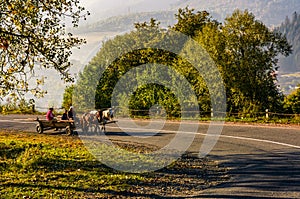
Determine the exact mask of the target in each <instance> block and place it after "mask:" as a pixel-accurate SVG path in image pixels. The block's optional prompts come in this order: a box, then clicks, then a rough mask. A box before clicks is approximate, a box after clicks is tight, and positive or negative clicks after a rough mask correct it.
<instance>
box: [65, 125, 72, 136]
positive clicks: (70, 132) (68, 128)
mask: <svg viewBox="0 0 300 199" xmlns="http://www.w3.org/2000/svg"><path fill="white" fill-rule="evenodd" d="M66 134H67V135H72V130H71V128H70V126H67V127H66Z"/></svg>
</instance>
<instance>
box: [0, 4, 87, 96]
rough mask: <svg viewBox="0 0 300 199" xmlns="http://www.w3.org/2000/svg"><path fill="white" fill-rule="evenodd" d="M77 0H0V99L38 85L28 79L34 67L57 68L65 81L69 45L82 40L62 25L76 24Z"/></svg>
mask: <svg viewBox="0 0 300 199" xmlns="http://www.w3.org/2000/svg"><path fill="white" fill-rule="evenodd" d="M83 12H84V8H83V7H82V6H80V4H79V0H59V1H57V0H2V1H1V4H0V67H1V69H0V99H2V98H3V97H5V96H8V95H13V96H16V95H21V96H22V95H23V94H24V93H27V92H28V91H32V93H33V94H34V95H40V94H41V90H40V89H39V87H38V85H39V84H40V83H41V81H40V80H37V81H36V83H37V85H33V86H30V85H29V84H28V80H29V79H30V78H31V77H32V76H34V73H35V70H36V68H37V67H41V68H52V69H55V70H56V71H58V73H59V74H60V75H61V78H62V79H64V80H65V81H72V77H71V76H70V73H69V67H70V65H71V64H70V62H69V57H70V55H71V49H72V48H73V47H76V46H79V45H80V44H82V43H84V40H83V39H80V38H77V37H74V36H73V35H72V34H71V33H69V32H67V30H66V27H67V25H68V24H72V25H73V26H74V27H76V26H78V23H79V20H80V18H85V17H86V15H88V14H89V13H88V12H86V13H83Z"/></svg>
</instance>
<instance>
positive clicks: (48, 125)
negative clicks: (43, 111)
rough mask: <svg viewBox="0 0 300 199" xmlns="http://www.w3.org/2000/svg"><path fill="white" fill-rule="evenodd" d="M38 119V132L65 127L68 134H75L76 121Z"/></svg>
mask: <svg viewBox="0 0 300 199" xmlns="http://www.w3.org/2000/svg"><path fill="white" fill-rule="evenodd" d="M36 121H37V122H38V124H37V125H36V131H37V133H39V134H40V133H43V132H44V131H46V130H51V129H57V130H61V129H65V131H66V134H67V135H73V134H75V133H74V130H75V122H74V121H73V120H52V121H48V120H45V119H39V118H37V119H36Z"/></svg>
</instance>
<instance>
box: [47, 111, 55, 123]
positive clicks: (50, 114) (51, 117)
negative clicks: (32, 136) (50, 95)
mask: <svg viewBox="0 0 300 199" xmlns="http://www.w3.org/2000/svg"><path fill="white" fill-rule="evenodd" d="M46 119H47V120H48V121H52V120H53V119H54V114H53V108H49V110H48V112H47V114H46Z"/></svg>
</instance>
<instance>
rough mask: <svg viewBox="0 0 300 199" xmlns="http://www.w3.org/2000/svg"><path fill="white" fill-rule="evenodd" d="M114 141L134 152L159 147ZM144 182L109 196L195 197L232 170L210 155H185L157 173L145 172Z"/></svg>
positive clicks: (217, 182) (108, 196)
mask: <svg viewBox="0 0 300 199" xmlns="http://www.w3.org/2000/svg"><path fill="white" fill-rule="evenodd" d="M114 144H116V145H118V146H120V147H122V148H124V149H127V150H131V151H137V152H150V151H153V150H156V149H157V147H155V146H151V145H145V144H139V143H128V142H124V141H114ZM142 176H144V177H145V179H147V180H145V181H144V182H143V183H140V184H132V185H131V186H130V187H129V188H128V190H126V191H124V192H122V193H117V194H115V193H111V194H108V195H106V196H105V198H128V197H131V198H162V197H169V198H173V197H176V198H178V197H183V198H185V197H193V196H197V195H199V194H200V193H201V192H202V191H203V190H204V189H208V188H210V187H214V186H217V185H220V184H222V183H225V182H227V181H228V180H229V179H230V176H229V175H228V169H227V168H225V167H222V166H221V165H219V163H218V162H216V161H213V160H209V159H208V158H201V159H200V158H198V157H196V155H194V154H185V155H183V156H182V157H181V158H180V159H178V160H177V161H175V162H174V163H172V164H171V165H169V166H167V167H165V168H163V169H160V170H158V171H155V172H151V173H145V174H142Z"/></svg>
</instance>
